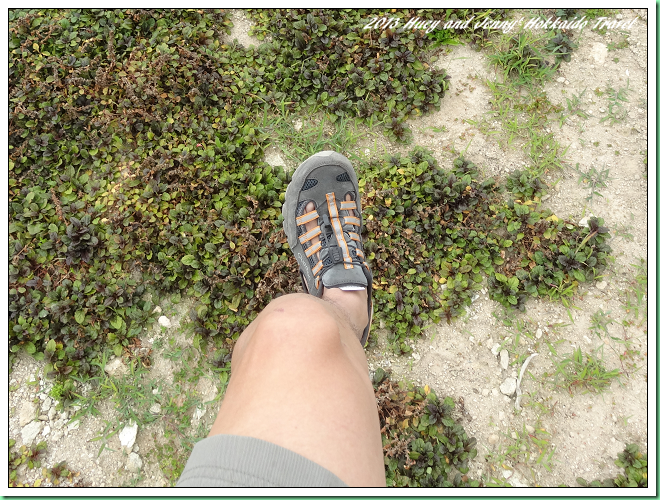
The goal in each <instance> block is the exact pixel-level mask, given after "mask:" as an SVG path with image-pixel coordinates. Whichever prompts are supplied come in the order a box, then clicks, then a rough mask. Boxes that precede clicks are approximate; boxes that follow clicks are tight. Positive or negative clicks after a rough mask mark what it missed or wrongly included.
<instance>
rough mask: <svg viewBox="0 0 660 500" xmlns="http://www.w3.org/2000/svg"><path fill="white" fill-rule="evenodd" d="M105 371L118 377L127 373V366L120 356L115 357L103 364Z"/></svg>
mask: <svg viewBox="0 0 660 500" xmlns="http://www.w3.org/2000/svg"><path fill="white" fill-rule="evenodd" d="M104 369H105V372H106V373H107V374H108V375H110V376H112V377H119V376H121V375H125V374H126V373H128V368H127V367H126V365H124V363H123V361H122V360H121V358H115V359H113V360H112V361H110V362H109V363H107V364H106V365H105V368H104Z"/></svg>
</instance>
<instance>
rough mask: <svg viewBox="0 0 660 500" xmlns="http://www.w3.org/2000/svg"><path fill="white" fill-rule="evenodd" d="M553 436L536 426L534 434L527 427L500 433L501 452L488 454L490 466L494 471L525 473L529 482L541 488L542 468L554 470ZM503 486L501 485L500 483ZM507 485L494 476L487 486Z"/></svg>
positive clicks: (487, 461) (499, 450)
mask: <svg viewBox="0 0 660 500" xmlns="http://www.w3.org/2000/svg"><path fill="white" fill-rule="evenodd" d="M550 437H551V435H550V433H549V432H548V431H546V429H545V428H543V427H541V426H540V425H537V426H535V428H534V431H533V432H528V431H527V429H526V428H523V429H521V430H519V431H510V432H507V433H500V439H501V442H500V444H499V446H498V449H497V450H494V451H492V452H490V453H489V454H487V455H486V457H485V459H486V463H487V464H488V465H489V466H490V468H491V471H493V472H494V471H497V470H501V469H507V470H516V471H518V472H520V473H521V474H522V471H525V473H526V476H527V475H528V476H530V477H531V478H530V477H526V479H527V480H528V481H530V483H531V484H532V485H534V486H540V485H539V484H538V480H537V474H538V472H537V471H538V468H539V467H543V469H545V470H546V471H552V468H553V466H554V464H555V459H554V453H555V450H554V448H553V446H552V444H551V443H550ZM498 483H501V484H498ZM505 485H506V484H505V482H504V481H502V480H499V479H498V478H495V477H492V478H491V479H490V484H487V486H505Z"/></svg>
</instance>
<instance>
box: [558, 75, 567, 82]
mask: <svg viewBox="0 0 660 500" xmlns="http://www.w3.org/2000/svg"><path fill="white" fill-rule="evenodd" d="M557 81H558V82H559V83H564V82H565V81H566V78H564V77H563V76H560V77H559V78H557Z"/></svg>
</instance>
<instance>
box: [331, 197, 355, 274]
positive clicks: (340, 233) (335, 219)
mask: <svg viewBox="0 0 660 500" xmlns="http://www.w3.org/2000/svg"><path fill="white" fill-rule="evenodd" d="M325 199H326V200H327V201H328V213H329V214H330V223H331V224H332V230H333V231H334V233H335V239H336V241H337V244H338V245H339V248H340V249H341V253H342V255H343V257H344V258H343V263H344V269H353V266H352V262H353V259H351V253H350V251H349V250H348V244H347V243H346V239H345V238H344V228H343V227H342V225H341V221H340V220H339V219H340V217H339V210H338V209H337V203H336V201H335V193H327V194H326V195H325Z"/></svg>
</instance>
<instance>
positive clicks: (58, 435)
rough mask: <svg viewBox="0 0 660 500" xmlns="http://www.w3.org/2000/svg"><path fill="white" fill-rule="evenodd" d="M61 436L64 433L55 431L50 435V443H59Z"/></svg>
mask: <svg viewBox="0 0 660 500" xmlns="http://www.w3.org/2000/svg"><path fill="white" fill-rule="evenodd" d="M62 436H64V433H63V432H62V431H60V430H55V431H53V433H52V434H51V435H50V440H51V441H52V442H55V441H59V440H60V439H62Z"/></svg>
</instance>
